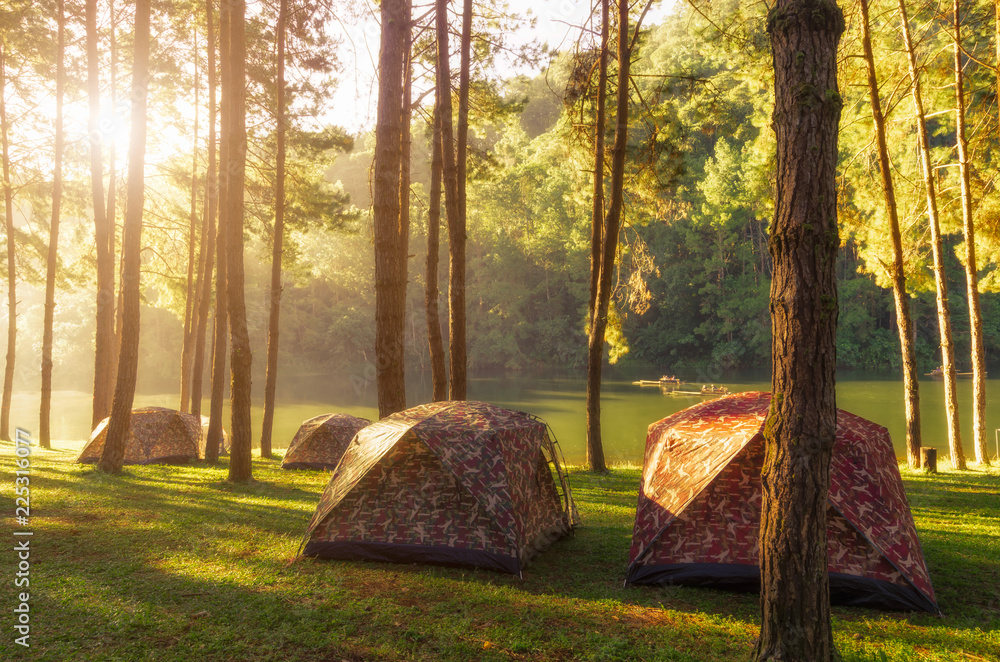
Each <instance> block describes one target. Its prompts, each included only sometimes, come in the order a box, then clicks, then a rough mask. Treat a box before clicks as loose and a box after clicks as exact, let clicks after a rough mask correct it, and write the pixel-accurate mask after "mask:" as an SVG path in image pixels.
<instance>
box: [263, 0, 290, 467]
mask: <svg viewBox="0 0 1000 662" xmlns="http://www.w3.org/2000/svg"><path fill="white" fill-rule="evenodd" d="M287 20H288V0H281V1H280V3H279V5H278V27H277V33H278V34H277V38H278V57H277V69H278V83H277V87H278V99H277V102H278V104H277V105H278V108H277V120H278V126H277V130H276V138H277V143H278V144H277V154H276V155H275V161H276V163H275V174H274V178H275V184H274V244H273V246H272V250H271V310H270V314H269V317H268V322H267V374H266V375H265V378H264V420H263V422H262V423H261V431H260V456H261V457H271V429H272V427H274V397H275V392H276V391H277V388H278V332H279V330H280V327H279V324H278V316H279V315H280V313H281V251H282V242H283V240H284V235H285V123H286V122H287V118H286V117H285V23H286V21H287Z"/></svg>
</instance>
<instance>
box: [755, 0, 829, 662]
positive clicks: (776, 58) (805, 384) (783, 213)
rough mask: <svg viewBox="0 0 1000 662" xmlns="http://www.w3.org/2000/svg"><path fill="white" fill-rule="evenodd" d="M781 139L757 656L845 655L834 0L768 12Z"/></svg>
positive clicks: (796, 0) (781, 4) (784, 2)
mask: <svg viewBox="0 0 1000 662" xmlns="http://www.w3.org/2000/svg"><path fill="white" fill-rule="evenodd" d="M767 31H768V33H769V35H770V37H771V50H772V53H773V62H774V76H775V79H774V90H775V104H774V115H773V126H774V130H775V136H776V139H777V186H776V195H775V216H774V221H773V223H772V224H771V244H770V249H771V256H772V258H773V261H774V275H773V278H772V281H771V303H770V308H771V329H772V341H771V390H772V395H771V406H770V410H769V412H768V417H767V424H766V426H765V428H764V439H765V444H766V448H767V450H766V458H765V460H764V467H763V471H762V473H761V484H762V491H763V501H762V504H761V522H760V572H761V632H760V638H759V639H758V640H757V648H756V651H755V658H756V659H758V660H810V661H813V662H826V661H827V660H831V659H834V658H835V656H836V652H835V650H834V647H833V633H832V628H831V624H830V585H829V577H828V574H827V552H826V510H827V496H828V494H829V491H830V457H831V455H832V453H833V444H834V440H835V439H836V432H837V400H836V392H835V383H836V373H835V371H836V367H837V357H836V350H837V347H836V330H837V279H836V257H837V249H838V247H839V243H840V242H839V238H838V233H837V188H836V173H837V170H836V169H837V125H838V122H839V120H840V111H841V106H842V101H841V97H840V93H839V92H838V89H837V43H838V41H839V40H840V35H841V34H842V33H843V31H844V18H843V14H842V13H841V11H840V9H839V8H838V7H837V5H836V4H835V3H834V2H832V0H779V1H778V3H777V4H776V5H775V7H774V8H773V9H772V10H771V12H770V14H769V16H768V23H767Z"/></svg>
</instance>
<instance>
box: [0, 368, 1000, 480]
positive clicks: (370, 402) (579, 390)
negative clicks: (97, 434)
mask: <svg viewBox="0 0 1000 662" xmlns="http://www.w3.org/2000/svg"><path fill="white" fill-rule="evenodd" d="M991 374H998V372H997V370H996V369H994V370H992V371H991ZM367 376H368V377H371V376H370V375H367ZM658 377H659V375H658V374H652V373H651V372H650V371H643V372H636V371H623V370H609V371H607V372H606V380H605V382H604V387H603V394H602V401H601V402H602V419H603V421H602V422H603V430H604V444H605V454H606V456H607V459H608V461H609V462H612V463H625V462H630V463H636V464H640V463H641V462H642V456H643V448H644V444H645V438H646V428H647V426H649V424H650V423H653V422H654V421H657V420H659V419H661V418H663V417H664V416H667V415H669V414H672V413H674V412H677V411H680V410H682V409H684V408H686V407H690V406H691V405H694V404H697V403H699V402H702V401H704V400H705V399H706V398H704V397H702V396H698V395H688V396H685V395H676V394H671V395H664V394H663V393H661V392H660V389H659V388H656V387H640V386H636V385H633V384H632V382H633V381H634V380H638V379H656V378H658ZM678 377H680V378H682V379H684V380H690V382H691V383H690V384H687V385H685V387H683V388H697V385H698V384H700V383H703V382H714V383H716V384H724V385H725V386H727V387H728V388H729V390H730V392H740V391H767V390H770V380H769V377H768V374H767V373H766V372H756V373H755V372H727V373H719V372H717V373H714V374H711V375H705V374H700V375H699V374H690V375H688V374H678ZM254 387H255V392H256V390H257V389H258V388H260V389H261V390H262V389H263V379H259V380H257V381H256V382H255V384H254ZM164 390H166V389H164ZM430 394H431V387H430V376H429V375H427V374H415V375H411V376H410V377H409V378H408V380H407V397H408V401H409V402H411V403H412V404H418V403H421V402H426V401H428V400H429V399H430ZM943 396H944V385H943V383H942V382H936V381H932V380H931V379H930V378H925V379H924V380H922V381H921V382H920V410H921V422H922V429H923V445H924V446H935V447H937V448H938V457H939V461H940V460H942V459H943V458H945V457H947V455H948V440H947V434H946V430H945V417H944V397H943ZM958 397H959V405H960V408H961V424H962V437H963V441H964V447H965V455H966V458H967V459H968V460H973V459H974V458H975V453H974V451H973V449H972V382H971V381H960V382H959V383H958ZM469 399H475V400H484V401H487V402H492V403H494V404H497V405H500V406H503V407H508V408H511V409H520V410H523V411H527V412H530V413H532V414H535V415H537V416H539V417H541V418H542V419H544V420H545V421H546V422H548V423H549V425H551V426H552V429H553V430H554V431H555V434H556V436H557V437H558V439H559V442H560V445H561V446H562V449H563V453H564V454H565V455H566V459H567V461H569V462H571V463H582V462H583V461H584V454H585V435H586V413H585V399H586V380H585V376H584V373H583V372H582V371H579V372H577V371H573V372H569V371H566V372H555V371H544V372H528V371H523V372H507V373H503V374H490V375H479V376H476V377H474V378H471V379H470V380H469ZM38 402H39V397H38V394H37V393H27V392H21V393H15V394H14V399H13V403H12V411H11V416H12V418H11V424H12V426H18V427H22V428H24V429H26V430H28V431H29V432H31V433H33V436H34V432H35V431H37V429H38ZM177 404H178V396H177V394H176V393H174V392H160V393H139V394H137V395H136V399H135V406H143V405H159V406H164V407H177ZM227 404H228V403H227ZM255 404H256V406H255V408H254V418H253V426H254V436H255V437H259V434H260V420H261V405H262V402H261V401H260V398H255ZM837 404H838V406H839V407H840V408H841V409H845V410H847V411H850V412H852V413H855V414H858V415H859V416H863V417H865V418H867V419H869V420H872V421H875V422H876V423H879V424H881V425H884V426H886V427H887V428H888V429H889V432H890V434H891V435H892V439H893V443H894V445H895V448H896V455H897V456H898V457H904V456H905V450H904V444H905V415H904V411H903V385H902V380H901V379H900V378H898V377H896V376H894V375H879V374H873V373H861V372H841V373H838V375H837ZM90 407H91V402H90V393H88V392H82V391H56V392H55V393H54V394H53V406H52V434H53V438H54V439H60V440H79V441H83V440H85V439H86V438H87V437H88V436H89V434H90ZM227 408H228V407H227ZM202 411H203V412H204V413H207V411H208V402H207V401H206V402H205V404H204V406H203V409H202ZM332 412H342V413H349V414H353V415H355V416H362V417H364V418H369V419H373V420H374V419H375V418H376V417H377V408H376V393H375V383H374V380H373V379H368V380H366V375H364V374H357V375H345V374H343V373H337V374H333V375H330V374H313V375H279V384H278V411H277V415H276V420H275V429H274V436H273V439H274V446H275V447H276V448H285V447H287V445H288V443H289V441H291V439H292V436H293V435H294V434H295V431H296V430H297V429H298V427H299V425H300V424H301V423H302V421H304V420H305V419H307V418H311V417H313V416H317V415H319V414H325V413H332ZM228 416H229V414H228V411H227V412H226V420H227V423H226V427H227V428H228V427H229V425H228ZM986 423H987V428H988V429H989V449H990V455H991V456H995V454H996V453H997V446H996V436H995V435H996V432H995V431H996V429H998V428H1000V379H990V380H988V383H987V420H986Z"/></svg>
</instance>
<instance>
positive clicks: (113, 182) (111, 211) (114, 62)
mask: <svg viewBox="0 0 1000 662" xmlns="http://www.w3.org/2000/svg"><path fill="white" fill-rule="evenodd" d="M108 11H109V13H110V15H111V22H110V25H109V26H108V33H109V41H110V44H109V49H108V56H109V58H110V60H111V63H110V65H111V66H110V67H109V71H110V74H111V76H110V78H111V80H110V81H109V87H110V89H111V107H112V108H115V109H116V111H115V112H116V113H117V107H118V99H117V95H118V39H117V37H116V34H117V33H116V31H115V26H116V23H115V21H116V17H115V3H114V0H110V2H109V3H108ZM116 156H117V144H116V141H115V137H114V133H113V132H112V133H111V139H110V140H109V141H108V175H109V176H108V204H107V207H106V211H105V212H104V218H105V222H106V223H107V240H108V250H107V255H108V262H107V266H106V269H107V270H108V273H107V278H108V281H107V282H108V296H107V304H106V305H107V306H109V308H110V312H108V313H107V314H108V316H109V317H110V321H109V322H108V325H109V330H108V342H109V344H110V349H109V352H110V355H111V356H110V364H111V365H110V368H107V367H106V368H105V369H104V371H105V375H104V377H105V379H106V380H107V381H106V382H105V386H104V390H105V392H106V393H107V401H106V402H105V404H104V413H103V414H102V415H101V417H100V418H98V419H97V422H95V423H94V426H95V427H96V426H97V423H99V422H100V421H101V420H103V419H104V418H107V416H108V414H110V413H111V397H112V395H113V394H114V392H115V380H116V379H117V378H118V358H119V355H120V354H121V346H122V342H121V341H122V293H121V290H120V288H117V289H116V287H115V278H116V276H115V244H116V242H117V236H116V231H117V228H116V225H117V216H118V209H117V207H118V171H117V170H116V165H115V158H116ZM98 250H100V247H98ZM117 266H118V271H117V274H118V275H117V278H118V282H119V283H121V272H122V260H119V261H118V263H117ZM95 373H96V371H95Z"/></svg>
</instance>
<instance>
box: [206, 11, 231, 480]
mask: <svg viewBox="0 0 1000 662" xmlns="http://www.w3.org/2000/svg"><path fill="white" fill-rule="evenodd" d="M230 15H231V3H229V2H223V3H222V4H221V5H220V8H219V68H220V70H221V71H220V75H221V79H222V80H221V81H220V82H221V83H222V94H221V95H220V97H219V176H218V204H219V223H218V228H217V229H216V243H215V263H216V266H215V332H214V334H213V336H212V395H211V401H210V403H209V413H208V417H209V420H208V431H207V432H206V445H205V461H206V462H208V463H209V464H215V463H216V462H217V461H218V459H219V449H220V448H221V447H222V436H223V429H222V406H223V398H224V397H225V390H226V378H227V376H228V372H227V370H226V349H227V343H228V335H229V313H228V312H227V311H228V309H229V301H228V299H229V297H228V289H227V281H228V275H229V273H228V271H229V270H228V262H227V257H226V256H227V254H228V253H227V249H228V243H229V241H228V235H229V231H228V224H229V205H228V204H227V203H226V201H227V199H228V198H229V182H230V180H231V177H230V176H229V173H228V172H227V171H226V167H227V165H228V164H229V146H230V139H229V129H230V125H229V119H228V117H229V112H230V107H231V105H232V102H231V100H230V98H229V96H228V95H227V94H226V89H227V85H228V84H229V83H228V78H229V77H230V76H231V74H230V72H229V66H230V59H229V50H230V48H229V40H230V36H231V35H230V32H229V17H230Z"/></svg>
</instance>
